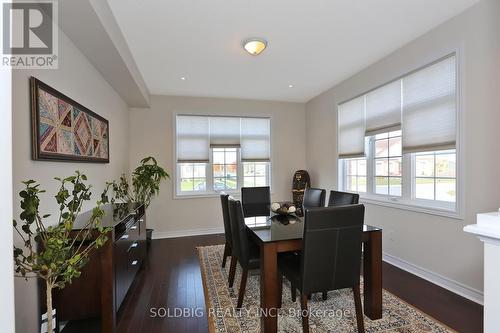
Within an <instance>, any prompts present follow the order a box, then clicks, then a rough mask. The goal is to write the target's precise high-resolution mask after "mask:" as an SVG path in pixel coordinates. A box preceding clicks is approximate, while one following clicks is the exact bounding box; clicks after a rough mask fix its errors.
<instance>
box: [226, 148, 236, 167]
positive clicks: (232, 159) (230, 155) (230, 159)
mask: <svg viewBox="0 0 500 333" xmlns="http://www.w3.org/2000/svg"><path fill="white" fill-rule="evenodd" d="M236 162H237V161H236V150H232V151H229V152H226V164H236Z"/></svg>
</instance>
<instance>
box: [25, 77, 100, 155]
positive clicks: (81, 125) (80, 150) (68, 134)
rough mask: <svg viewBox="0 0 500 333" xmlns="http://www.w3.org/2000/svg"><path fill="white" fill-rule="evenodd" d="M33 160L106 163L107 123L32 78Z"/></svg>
mask: <svg viewBox="0 0 500 333" xmlns="http://www.w3.org/2000/svg"><path fill="white" fill-rule="evenodd" d="M30 88H31V127H32V130H31V136H32V158H33V159H34V160H52V161H80V162H95V163H109V123H108V121H107V120H106V119H104V118H103V117H101V116H99V115H98V114H96V113H94V112H92V111H90V110H89V109H87V108H86V107H84V106H83V105H81V104H79V103H77V102H75V101H74V100H72V99H71V98H69V97H68V96H66V95H64V94H62V93H60V92H59V91H57V90H55V89H54V88H52V87H50V86H48V85H47V84H45V83H43V82H42V81H40V80H38V79H36V78H34V77H31V79H30Z"/></svg>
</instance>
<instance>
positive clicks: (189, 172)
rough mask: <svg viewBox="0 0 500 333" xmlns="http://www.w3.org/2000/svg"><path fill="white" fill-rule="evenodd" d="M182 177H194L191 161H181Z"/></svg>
mask: <svg viewBox="0 0 500 333" xmlns="http://www.w3.org/2000/svg"><path fill="white" fill-rule="evenodd" d="M180 167H181V178H191V177H193V165H192V164H191V163H181V164H180Z"/></svg>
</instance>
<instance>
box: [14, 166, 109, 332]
mask: <svg viewBox="0 0 500 333" xmlns="http://www.w3.org/2000/svg"><path fill="white" fill-rule="evenodd" d="M55 179H56V180H57V181H59V182H60V183H61V186H60V188H59V191H58V192H57V194H56V196H55V199H56V201H57V204H58V205H59V214H58V215H59V216H58V217H57V220H56V223H55V224H53V225H48V224H47V222H46V221H47V219H48V218H49V217H50V214H45V215H41V213H40V210H39V204H40V197H39V195H40V194H41V193H44V192H45V191H44V190H42V189H40V184H38V183H37V182H36V181H34V180H28V181H25V182H23V184H24V185H25V188H24V189H23V190H22V191H21V192H20V193H19V195H20V197H21V209H22V212H21V214H20V216H19V217H20V221H21V222H20V223H18V222H17V221H16V220H14V229H15V230H16V231H17V233H18V234H19V236H20V237H21V239H22V241H23V243H24V244H23V245H24V247H16V246H14V265H15V268H16V270H15V271H16V276H19V277H23V278H25V279H28V278H40V279H42V280H44V281H45V287H46V301H47V329H48V330H47V331H48V332H53V325H52V320H53V318H52V290H53V289H54V288H60V289H63V288H64V287H65V286H66V284H68V283H71V282H72V280H73V279H76V278H78V277H79V276H80V274H81V270H82V268H83V267H84V266H85V264H86V263H87V262H88V259H89V255H90V254H91V253H92V251H93V250H95V249H97V248H99V247H101V246H102V245H103V244H104V243H105V242H106V241H107V236H106V234H107V232H108V231H109V229H107V228H103V227H102V226H101V223H100V222H101V218H102V217H103V215H104V210H103V209H102V208H101V205H102V204H105V203H107V201H108V198H107V195H106V191H105V192H103V194H102V195H101V199H100V200H99V201H97V205H96V207H95V208H94V209H93V210H92V214H91V216H90V218H89V220H88V221H86V222H85V223H84V226H83V227H82V228H81V229H79V231H73V232H72V230H73V224H74V222H75V219H76V217H77V216H78V215H79V213H80V211H81V209H82V206H83V204H84V203H85V202H86V201H89V200H90V198H91V192H90V189H91V186H90V185H87V184H85V181H86V180H87V177H86V176H85V175H84V174H81V173H80V172H78V171H76V173H75V175H73V176H71V177H67V178H62V179H61V178H55ZM91 232H93V233H94V236H93V238H92V240H90V237H89V236H91Z"/></svg>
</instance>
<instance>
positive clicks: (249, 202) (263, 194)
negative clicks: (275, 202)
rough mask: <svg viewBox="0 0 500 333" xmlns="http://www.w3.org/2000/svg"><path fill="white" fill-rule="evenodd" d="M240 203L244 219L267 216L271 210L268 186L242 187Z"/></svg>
mask: <svg viewBox="0 0 500 333" xmlns="http://www.w3.org/2000/svg"><path fill="white" fill-rule="evenodd" d="M241 203H242V205H243V213H244V216H245V217H248V216H268V215H269V212H270V209H271V191H270V189H269V186H262V187H242V188H241Z"/></svg>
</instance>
